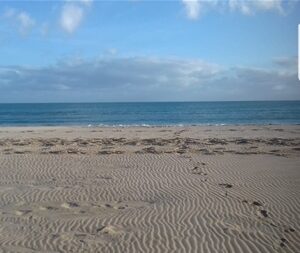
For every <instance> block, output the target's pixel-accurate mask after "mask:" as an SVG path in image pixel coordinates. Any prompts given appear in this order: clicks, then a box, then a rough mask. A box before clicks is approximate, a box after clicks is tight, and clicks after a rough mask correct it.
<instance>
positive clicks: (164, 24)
mask: <svg viewBox="0 0 300 253" xmlns="http://www.w3.org/2000/svg"><path fill="white" fill-rule="evenodd" d="M298 23H300V3H299V1H294V0H290V1H288V0H286V1H283V0H253V1H245V0H228V1H225V0H222V1H221V0H211V1H198V0H193V1H187V0H180V1H143V0H135V1H133V0H131V1H92V0H81V1H49V2H45V1H40V2H39V1H18V2H17V1H16V2H15V1H2V2H0V102H81V101H99V102H101V101H208V100H209V101H211V100H273V99H274V100H285V99H300V82H299V80H298V78H297V50H298V48H297V46H298V44H297V43H298V41H297V36H298V34H297V28H298Z"/></svg>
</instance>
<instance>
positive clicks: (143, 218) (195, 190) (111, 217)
mask: <svg viewBox="0 0 300 253" xmlns="http://www.w3.org/2000/svg"><path fill="white" fill-rule="evenodd" d="M299 154H300V126H243V127H242V126H222V127H221V126H220V127H164V128H162V127H151V128H146V127H145V128H137V127H136V128H135V127H131V128H83V127H30V128H26V127H22V128H19V127H18V128H12V127H9V128H4V127H2V128H0V194H1V198H0V201H1V202H0V219H1V222H0V252H13V253H16V252H25V253H27V252H76V253H77V252H78V253H79V252H92V253H94V252H132V253H134V252H192V253H193V252H205V253H206V252H207V253H209V252H228V253H232V252H243V253H244V252H300V213H299V210H300V184H299V183H300V171H299V169H300V166H299V165H300V156H299Z"/></svg>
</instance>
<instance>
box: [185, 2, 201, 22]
mask: <svg viewBox="0 0 300 253" xmlns="http://www.w3.org/2000/svg"><path fill="white" fill-rule="evenodd" d="M182 2H183V4H184V5H185V10H186V14H187V16H188V18H190V19H197V18H198V16H199V14H200V1H199V0H182Z"/></svg>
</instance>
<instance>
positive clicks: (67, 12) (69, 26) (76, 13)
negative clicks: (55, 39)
mask: <svg viewBox="0 0 300 253" xmlns="http://www.w3.org/2000/svg"><path fill="white" fill-rule="evenodd" d="M83 16H84V12H83V9H82V8H81V7H79V6H77V5H74V4H66V5H64V6H63V10H62V13H61V17H60V25H61V27H62V28H63V29H64V30H65V31H66V32H68V33H73V32H74V31H75V30H76V29H77V28H78V27H79V25H80V23H81V21H82V19H83Z"/></svg>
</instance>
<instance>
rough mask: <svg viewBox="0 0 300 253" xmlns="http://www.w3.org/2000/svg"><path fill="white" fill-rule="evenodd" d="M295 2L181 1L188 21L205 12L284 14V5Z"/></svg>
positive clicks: (284, 0) (249, 0)
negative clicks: (267, 12) (271, 12)
mask: <svg viewBox="0 0 300 253" xmlns="http://www.w3.org/2000/svg"><path fill="white" fill-rule="evenodd" d="M293 1H295V0H182V3H183V4H184V6H185V10H186V15H187V17H188V18H190V19H197V18H198V17H199V15H200V14H201V13H202V12H203V10H204V9H206V10H223V11H224V10H225V11H237V12H240V13H242V14H244V15H253V14H255V13H256V12H259V11H276V12H278V13H280V14H283V13H284V12H285V10H284V4H285V5H288V4H290V3H291V2H293Z"/></svg>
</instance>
